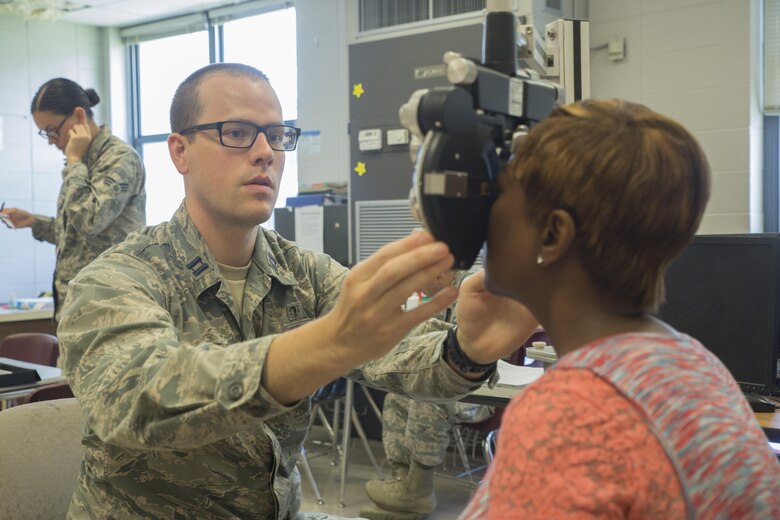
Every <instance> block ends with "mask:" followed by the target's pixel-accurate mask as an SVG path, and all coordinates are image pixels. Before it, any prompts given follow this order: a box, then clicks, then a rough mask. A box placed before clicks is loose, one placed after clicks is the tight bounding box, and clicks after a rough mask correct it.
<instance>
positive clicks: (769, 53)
mask: <svg viewBox="0 0 780 520" xmlns="http://www.w3.org/2000/svg"><path fill="white" fill-rule="evenodd" d="M764 113H766V114H770V115H780V0H764Z"/></svg>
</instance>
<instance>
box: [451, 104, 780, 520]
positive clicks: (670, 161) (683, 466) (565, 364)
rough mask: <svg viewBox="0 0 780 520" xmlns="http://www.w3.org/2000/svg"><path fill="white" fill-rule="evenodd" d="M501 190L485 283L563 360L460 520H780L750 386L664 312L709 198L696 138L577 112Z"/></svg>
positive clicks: (517, 407)
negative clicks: (671, 279) (667, 285)
mask: <svg viewBox="0 0 780 520" xmlns="http://www.w3.org/2000/svg"><path fill="white" fill-rule="evenodd" d="M500 184H501V188H502V193H501V195H500V196H499V197H498V200H497V201H496V204H495V206H494V207H493V210H492V213H491V216H490V223H489V231H488V253H487V273H486V277H485V285H486V287H487V289H488V290H489V291H491V292H493V293H498V294H502V295H505V296H508V297H510V298H512V299H515V300H517V301H520V302H522V303H524V304H525V305H526V306H527V307H528V308H529V309H530V310H531V311H532V312H533V313H534V314H535V315H536V317H537V318H538V319H539V321H540V322H541V324H542V326H543V327H544V328H545V330H546V331H547V333H548V334H549V336H550V338H551V340H552V344H553V345H554V346H555V348H556V350H557V352H558V355H559V361H558V363H557V364H556V365H555V366H554V367H553V368H551V369H549V370H547V371H546V373H545V374H544V376H543V377H542V378H540V379H539V380H538V381H537V382H536V383H534V384H533V385H531V386H530V387H529V388H527V389H526V390H524V391H523V392H522V393H521V394H519V395H518V396H517V397H515V398H514V399H513V400H512V402H511V403H510V405H509V407H508V408H507V410H506V412H505V413H504V416H503V421H502V425H501V431H500V434H499V440H498V448H497V455H496V459H495V462H494V464H493V466H492V467H491V469H490V471H489V473H488V475H487V476H486V479H485V481H484V482H483V483H482V485H481V487H480V488H479V490H478V491H477V493H476V494H475V496H474V497H473V498H472V500H471V503H470V504H469V506H468V508H467V509H466V511H465V512H464V513H463V514H462V516H461V518H463V519H472V518H473V519H476V518H480V519H482V518H491V519H506V518H524V519H529V518H545V519H548V518H574V517H576V518H630V519H639V518H664V519H667V518H668V519H671V518H697V519H703V518H751V519H753V518H780V464H778V461H777V459H776V458H775V456H774V455H773V454H772V452H771V451H770V449H769V447H768V445H767V440H766V437H765V436H764V434H763V432H762V431H761V428H760V427H759V425H758V423H757V421H756V419H755V417H754V416H753V413H752V412H751V409H750V406H749V405H748V403H747V402H746V400H745V398H744V397H743V396H742V393H741V392H740V389H739V386H738V385H737V383H736V382H735V381H734V379H733V377H732V376H731V375H730V374H729V372H728V370H727V369H726V368H725V367H724V366H723V364H722V363H721V362H720V361H719V360H718V359H717V358H716V357H715V356H714V355H713V354H712V353H710V352H709V351H708V350H707V349H706V348H705V347H706V346H702V345H701V344H700V343H699V342H698V341H697V340H696V339H695V338H692V337H690V336H687V335H685V334H683V333H681V332H678V331H676V330H674V329H673V328H672V327H670V326H669V325H667V324H666V323H663V322H662V321H660V320H658V319H657V318H655V317H654V316H653V315H652V313H653V312H654V311H655V310H656V309H657V307H658V306H659V304H660V303H661V302H662V301H663V297H664V284H663V276H664V272H665V270H666V268H667V266H668V265H669V263H670V262H671V261H672V260H673V259H674V258H675V257H676V256H677V255H678V254H679V253H680V252H681V251H682V250H683V249H684V248H685V246H686V244H687V243H688V242H689V241H690V239H691V238H692V237H693V235H694V234H695V232H696V230H697V228H698V227H699V223H700V222H701V219H702V214H703V213H704V208H705V205H706V203H707V199H708V197H709V191H710V172H709V167H708V165H707V161H706V158H705V156H704V154H703V153H702V150H701V148H700V147H699V145H698V144H697V142H696V140H695V139H694V138H693V137H692V136H691V134H690V133H689V132H687V131H686V130H685V129H684V128H683V127H682V126H681V125H680V124H678V123H676V122H675V121H672V120H671V119H669V118H667V117H664V116H661V115H659V114H656V113H654V112H653V111H651V110H649V109H648V108H646V107H644V106H642V105H638V104H634V103H628V102H622V101H615V100H612V101H585V102H581V103H577V104H572V105H566V106H563V107H560V108H558V109H556V110H555V111H554V112H553V114H552V115H551V116H550V117H549V118H547V119H545V120H544V121H543V122H541V123H540V124H539V125H537V126H536V127H534V128H533V129H532V130H531V132H530V133H529V135H528V137H527V138H526V139H525V140H524V141H523V143H522V144H521V145H520V147H519V149H518V151H517V154H516V156H515V158H514V159H513V160H512V161H511V162H510V164H509V165H508V167H507V168H506V170H505V171H504V172H503V173H502V175H501V177H500ZM724 319H727V317H725V316H724Z"/></svg>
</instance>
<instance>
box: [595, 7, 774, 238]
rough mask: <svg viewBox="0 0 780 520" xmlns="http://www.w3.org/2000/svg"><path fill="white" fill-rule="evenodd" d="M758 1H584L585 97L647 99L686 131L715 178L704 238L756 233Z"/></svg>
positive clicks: (759, 120)
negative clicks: (621, 41)
mask: <svg viewBox="0 0 780 520" xmlns="http://www.w3.org/2000/svg"><path fill="white" fill-rule="evenodd" d="M759 5H760V2H759V1H758V0H590V20H591V25H590V38H591V47H596V46H599V45H602V44H604V43H606V42H607V40H608V39H609V37H611V36H622V37H625V38H626V59H625V60H623V61H618V62H610V61H608V60H607V55H606V50H600V51H593V52H592V53H591V60H590V63H591V96H592V97H594V98H610V97H618V98H624V99H629V100H633V101H637V102H640V103H643V104H645V105H647V106H649V107H650V108H652V109H654V110H656V111H658V112H660V113H663V114H666V115H668V116H670V117H672V118H674V119H676V120H678V121H680V122H681V123H682V124H683V125H684V126H686V127H687V128H688V129H689V130H691V131H692V132H693V133H694V134H695V135H696V137H697V139H698V140H699V142H700V143H701V145H702V147H703V148H704V151H705V153H706V154H707V157H708V159H709V161H710V166H711V168H712V172H713V186H712V188H713V189H712V195H711V198H710V202H709V205H708V207H707V212H706V214H705V217H704V221H703V222H702V225H701V228H700V229H699V232H700V233H744V232H750V231H754V232H755V231H761V229H762V225H763V224H762V220H763V213H762V212H763V210H762V206H761V194H762V192H761V189H762V186H761V175H762V163H761V156H762V150H761V148H762V132H763V128H762V118H761V114H760V105H759V103H760V101H759V99H760V98H759V97H758V93H759V91H760V84H761V83H760V82H761V77H760V74H759V66H758V58H759V54H758V51H759V44H760V43H759V40H758V38H759V35H760V31H759V28H758V25H759V20H760V18H759V11H758V9H759Z"/></svg>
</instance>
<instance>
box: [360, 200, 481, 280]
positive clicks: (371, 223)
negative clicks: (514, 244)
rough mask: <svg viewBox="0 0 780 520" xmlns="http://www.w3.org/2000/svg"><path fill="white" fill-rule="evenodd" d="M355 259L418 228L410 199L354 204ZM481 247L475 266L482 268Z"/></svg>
mask: <svg viewBox="0 0 780 520" xmlns="http://www.w3.org/2000/svg"><path fill="white" fill-rule="evenodd" d="M355 215H356V217H355V231H356V237H357V239H356V246H357V257H358V258H357V261H358V262H360V261H361V260H363V259H365V258H368V257H369V256H371V255H373V254H374V253H376V252H377V251H378V250H379V248H381V247H382V246H383V245H385V244H389V243H390V242H392V241H394V240H399V239H401V238H404V237H406V236H409V234H410V233H411V232H412V231H414V230H415V229H417V228H419V227H420V223H419V222H417V221H416V220H415V219H414V218H413V217H412V215H411V212H410V211H409V200H408V199H399V200H364V201H358V202H356V203H355ZM484 252H485V248H484V247H483V248H482V251H480V253H479V256H478V257H477V259H476V260H475V261H474V268H477V267H484V265H483V262H484Z"/></svg>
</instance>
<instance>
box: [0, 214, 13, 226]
mask: <svg viewBox="0 0 780 520" xmlns="http://www.w3.org/2000/svg"><path fill="white" fill-rule="evenodd" d="M0 220H1V221H3V224H5V225H6V227H8V228H11V229H14V223H13V221H12V220H11V217H9V216H8V215H6V214H5V213H0Z"/></svg>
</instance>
